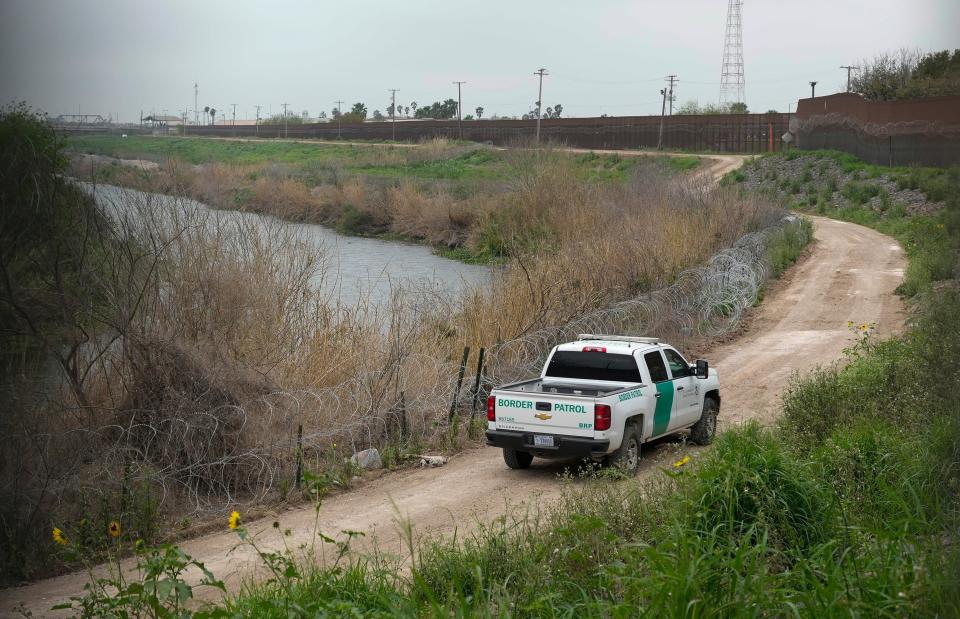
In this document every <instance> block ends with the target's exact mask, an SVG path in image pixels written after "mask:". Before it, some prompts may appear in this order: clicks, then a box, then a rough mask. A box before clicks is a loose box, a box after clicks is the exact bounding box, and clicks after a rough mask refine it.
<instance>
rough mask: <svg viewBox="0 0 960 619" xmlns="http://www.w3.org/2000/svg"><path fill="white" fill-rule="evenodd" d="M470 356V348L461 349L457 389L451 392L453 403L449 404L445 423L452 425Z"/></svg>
mask: <svg viewBox="0 0 960 619" xmlns="http://www.w3.org/2000/svg"><path fill="white" fill-rule="evenodd" d="M469 356H470V347H469V346H464V347H463V359H461V360H460V374H459V376H457V387H456V389H454V391H453V401H452V402H450V414H449V415H448V416H447V423H453V414H454V413H455V412H456V410H457V400H458V399H459V398H460V386H461V385H463V375H464V374H465V373H466V371H467V357H469Z"/></svg>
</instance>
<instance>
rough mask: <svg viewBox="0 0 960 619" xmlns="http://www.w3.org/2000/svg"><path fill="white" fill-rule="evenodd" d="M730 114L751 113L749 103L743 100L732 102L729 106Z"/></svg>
mask: <svg viewBox="0 0 960 619" xmlns="http://www.w3.org/2000/svg"><path fill="white" fill-rule="evenodd" d="M727 113H728V114H749V113H750V110H749V109H747V104H746V103H743V102H740V101H738V102H736V103H731V104H730V106H729V108H727Z"/></svg>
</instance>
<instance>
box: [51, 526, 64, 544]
mask: <svg viewBox="0 0 960 619" xmlns="http://www.w3.org/2000/svg"><path fill="white" fill-rule="evenodd" d="M53 541H55V542H56V543H58V544H60V545H61V546H66V545H67V538H65V537H64V536H63V531H61V530H60V528H59V527H53Z"/></svg>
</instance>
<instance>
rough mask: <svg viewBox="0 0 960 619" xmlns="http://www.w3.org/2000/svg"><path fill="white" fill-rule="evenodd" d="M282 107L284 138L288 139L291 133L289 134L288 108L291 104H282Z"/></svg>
mask: <svg viewBox="0 0 960 619" xmlns="http://www.w3.org/2000/svg"><path fill="white" fill-rule="evenodd" d="M280 105H282V106H283V137H284V138H286V137H287V136H288V135H289V133H287V106H288V105H290V104H289V103H281V104H280Z"/></svg>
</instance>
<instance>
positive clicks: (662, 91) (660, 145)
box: [657, 88, 667, 150]
mask: <svg viewBox="0 0 960 619" xmlns="http://www.w3.org/2000/svg"><path fill="white" fill-rule="evenodd" d="M660 94H661V95H662V96H663V103H662V104H661V107H660V133H659V135H658V136H657V150H663V117H664V114H666V111H667V89H666V88H661V89H660Z"/></svg>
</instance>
